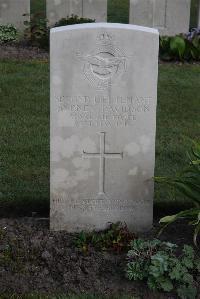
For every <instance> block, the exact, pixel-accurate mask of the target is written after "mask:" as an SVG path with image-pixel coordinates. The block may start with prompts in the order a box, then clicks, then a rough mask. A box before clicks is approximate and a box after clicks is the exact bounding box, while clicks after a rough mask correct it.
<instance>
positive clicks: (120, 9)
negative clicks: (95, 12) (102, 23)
mask: <svg viewBox="0 0 200 299" xmlns="http://www.w3.org/2000/svg"><path fill="white" fill-rule="evenodd" d="M108 22H110V23H116V22H117V23H125V24H126V23H127V24H128V23H129V0H123V1H122V0H109V1H108Z"/></svg>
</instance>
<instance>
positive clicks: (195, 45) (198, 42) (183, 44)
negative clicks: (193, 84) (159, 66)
mask: <svg viewBox="0 0 200 299" xmlns="http://www.w3.org/2000/svg"><path fill="white" fill-rule="evenodd" d="M160 57H161V59H163V60H180V61H184V60H187V61H188V60H200V29H192V30H191V31H190V32H189V33H188V34H180V35H176V36H161V37H160Z"/></svg>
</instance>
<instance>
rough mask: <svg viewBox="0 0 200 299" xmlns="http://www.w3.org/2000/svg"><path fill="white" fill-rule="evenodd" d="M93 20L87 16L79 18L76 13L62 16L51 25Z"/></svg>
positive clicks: (91, 21)
mask: <svg viewBox="0 0 200 299" xmlns="http://www.w3.org/2000/svg"><path fill="white" fill-rule="evenodd" d="M93 22H95V20H92V19H88V18H82V17H81V18H79V17H78V16H77V15H71V16H68V17H67V18H62V19H60V20H59V21H58V22H56V23H55V25H54V26H53V27H60V26H66V25H75V24H83V23H93Z"/></svg>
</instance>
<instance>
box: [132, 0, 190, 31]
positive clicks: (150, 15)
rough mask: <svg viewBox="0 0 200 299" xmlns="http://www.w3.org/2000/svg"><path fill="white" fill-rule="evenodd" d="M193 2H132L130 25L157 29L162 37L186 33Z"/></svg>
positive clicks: (157, 0)
mask: <svg viewBox="0 0 200 299" xmlns="http://www.w3.org/2000/svg"><path fill="white" fill-rule="evenodd" d="M190 4H191V0H130V23H131V24H135V25H141V26H147V27H153V28H157V29H158V30H159V32H160V34H161V35H176V34H179V33H186V32H188V30H189V23H190Z"/></svg>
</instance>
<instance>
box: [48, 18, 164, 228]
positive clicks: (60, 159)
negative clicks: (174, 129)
mask: <svg viewBox="0 0 200 299" xmlns="http://www.w3.org/2000/svg"><path fill="white" fill-rule="evenodd" d="M158 41H159V36H158V32H157V30H154V29H150V28H144V27H139V26H132V25H122V24H107V23H99V24H84V25H75V26H66V27H61V28H57V29H53V30H51V229H54V230H67V231H70V232H75V231H81V230H85V231H91V230H101V229H104V228H106V227H107V226H108V223H110V222H113V223H115V222H117V221H121V222H125V223H126V224H127V225H128V227H129V228H130V229H132V230H135V231H144V230H148V229H150V227H151V224H152V218H153V189H154V188H153V187H154V186H153V180H152V177H153V175H154V159H155V129H156V100H157V69H158V44H159V43H158Z"/></svg>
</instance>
